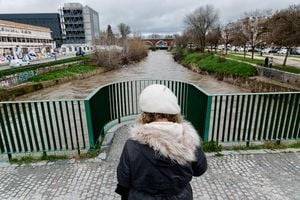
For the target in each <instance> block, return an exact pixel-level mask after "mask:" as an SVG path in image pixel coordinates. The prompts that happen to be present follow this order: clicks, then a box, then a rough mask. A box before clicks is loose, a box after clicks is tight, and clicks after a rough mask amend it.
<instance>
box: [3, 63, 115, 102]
mask: <svg viewBox="0 0 300 200" xmlns="http://www.w3.org/2000/svg"><path fill="white" fill-rule="evenodd" d="M110 70H111V69H110V68H105V67H101V68H99V69H96V70H93V71H90V72H85V73H82V74H76V75H73V76H68V77H64V78H59V79H56V80H50V81H43V82H38V83H33V82H27V83H24V84H21V85H18V86H15V87H12V88H9V89H7V90H6V91H4V92H0V101H8V100H14V99H15V98H16V97H18V96H22V95H24V94H28V93H30V92H34V91H37V90H41V89H44V88H47V87H51V86H54V85H59V84H62V83H65V82H68V81H71V80H78V79H85V78H88V77H91V76H94V75H96V74H101V73H104V72H107V71H110Z"/></svg>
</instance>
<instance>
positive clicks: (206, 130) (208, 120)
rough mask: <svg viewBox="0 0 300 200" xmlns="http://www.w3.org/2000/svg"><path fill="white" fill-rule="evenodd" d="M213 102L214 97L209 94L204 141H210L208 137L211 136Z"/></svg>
mask: <svg viewBox="0 0 300 200" xmlns="http://www.w3.org/2000/svg"><path fill="white" fill-rule="evenodd" d="M211 102H212V97H211V96H207V102H206V110H205V125H204V137H203V141H204V142H208V137H209V127H210V113H211Z"/></svg>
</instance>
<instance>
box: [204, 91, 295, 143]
mask: <svg viewBox="0 0 300 200" xmlns="http://www.w3.org/2000/svg"><path fill="white" fill-rule="evenodd" d="M211 96H212V106H211V117H210V119H209V120H210V131H209V140H212V141H218V142H247V143H250V142H251V141H265V140H277V141H279V140H297V139H299V133H300V130H299V126H300V99H299V98H300V92H284V93H253V94H227V95H211Z"/></svg>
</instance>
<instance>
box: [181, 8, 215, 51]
mask: <svg viewBox="0 0 300 200" xmlns="http://www.w3.org/2000/svg"><path fill="white" fill-rule="evenodd" d="M218 20H219V15H218V12H217V11H216V10H215V9H214V7H213V6H211V5H206V6H204V7H200V8H198V9H196V10H195V11H194V12H193V13H191V14H189V15H187V16H186V18H185V23H186V24H187V25H188V29H190V30H191V31H192V33H193V37H194V38H195V40H196V41H197V43H198V44H199V45H200V50H201V51H202V52H204V49H205V46H206V34H207V33H208V31H209V30H211V29H213V28H215V26H216V24H217V22H218Z"/></svg>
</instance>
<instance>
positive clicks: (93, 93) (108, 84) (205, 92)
mask: <svg viewBox="0 0 300 200" xmlns="http://www.w3.org/2000/svg"><path fill="white" fill-rule="evenodd" d="M134 81H153V82H154V81H173V82H180V83H184V84H190V85H192V86H194V87H196V88H197V89H199V90H200V91H201V92H203V93H204V94H206V95H209V96H210V95H211V94H210V93H208V92H207V91H205V90H203V89H202V88H199V87H198V86H197V85H195V84H194V83H192V82H187V81H184V80H172V79H132V80H130V81H116V82H113V83H107V84H105V85H102V86H100V87H98V88H97V89H95V90H94V92H92V93H91V94H89V95H88V96H87V97H86V98H85V100H89V99H91V98H92V97H93V96H94V95H95V94H96V93H97V92H98V91H99V90H101V89H102V88H104V87H107V86H110V85H113V84H118V83H123V82H134Z"/></svg>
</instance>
